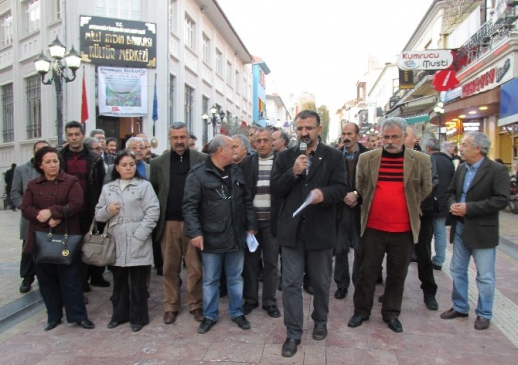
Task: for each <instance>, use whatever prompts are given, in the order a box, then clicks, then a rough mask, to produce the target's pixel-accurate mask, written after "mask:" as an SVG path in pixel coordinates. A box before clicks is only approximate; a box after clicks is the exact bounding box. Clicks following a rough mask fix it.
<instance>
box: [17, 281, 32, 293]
mask: <svg viewBox="0 0 518 365" xmlns="http://www.w3.org/2000/svg"><path fill="white" fill-rule="evenodd" d="M33 282H34V278H24V279H23V280H22V285H20V293H22V294H25V293H28V292H30V291H31V285H32V283H33Z"/></svg>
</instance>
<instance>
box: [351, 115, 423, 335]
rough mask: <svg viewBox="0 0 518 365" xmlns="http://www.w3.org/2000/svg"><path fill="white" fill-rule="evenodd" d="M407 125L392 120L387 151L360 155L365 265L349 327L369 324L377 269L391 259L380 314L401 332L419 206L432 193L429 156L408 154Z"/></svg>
mask: <svg viewBox="0 0 518 365" xmlns="http://www.w3.org/2000/svg"><path fill="white" fill-rule="evenodd" d="M406 127H407V124H406V121H405V119H403V118H388V119H386V120H385V121H384V122H383V124H382V126H381V132H382V143H383V148H382V149H378V150H374V151H369V152H365V153H363V154H362V155H360V158H359V160H358V166H357V168H356V190H357V191H358V194H359V196H361V197H362V199H363V204H362V212H361V247H362V250H363V251H362V256H363V262H362V266H361V268H360V273H359V275H358V281H357V283H356V287H355V290H354V315H353V316H352V318H351V319H350V320H349V323H348V326H349V327H358V326H361V324H362V323H363V321H366V320H368V319H369V317H370V315H371V310H372V304H373V297H374V289H375V287H376V279H377V278H378V275H379V268H380V266H381V264H382V261H383V258H384V256H385V253H386V254H387V279H386V285H385V294H384V301H383V306H382V308H381V314H382V316H383V320H384V321H385V322H386V323H388V327H389V328H390V329H391V330H392V331H394V332H403V326H402V325H401V322H400V321H399V319H398V317H399V314H400V312H401V302H402V300H403V289H404V285H405V279H406V275H407V272H408V265H409V263H410V259H411V256H412V250H413V249H414V244H415V243H416V242H417V240H418V237H419V229H420V224H421V222H420V219H419V215H420V205H421V202H422V201H423V200H424V199H425V198H426V197H427V196H428V195H429V194H430V193H431V191H432V176H431V171H432V168H431V161H430V156H428V155H426V154H424V153H420V152H416V151H413V150H410V149H406V148H405V146H404V139H405V137H406V133H405V131H406Z"/></svg>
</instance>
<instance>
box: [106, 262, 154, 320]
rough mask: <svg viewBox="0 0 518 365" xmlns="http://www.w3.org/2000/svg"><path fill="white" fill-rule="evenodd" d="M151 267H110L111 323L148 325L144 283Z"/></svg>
mask: <svg viewBox="0 0 518 365" xmlns="http://www.w3.org/2000/svg"><path fill="white" fill-rule="evenodd" d="M150 268H151V266H150V265H145V266H128V267H120V266H111V272H112V274H113V295H112V297H111V301H112V306H113V314H112V319H111V320H112V321H116V322H127V321H129V322H130V323H131V324H140V325H146V324H148V323H149V311H148V305H147V287H146V281H147V277H148V274H149V270H150Z"/></svg>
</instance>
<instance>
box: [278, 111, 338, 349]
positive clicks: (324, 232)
mask: <svg viewBox="0 0 518 365" xmlns="http://www.w3.org/2000/svg"><path fill="white" fill-rule="evenodd" d="M295 123H296V131H297V139H298V141H299V142H300V143H302V142H303V143H304V144H305V145H306V148H303V149H301V148H300V144H297V145H296V146H295V147H292V148H289V149H287V150H285V151H283V152H281V153H280V154H279V157H277V159H276V161H275V166H274V171H273V176H272V179H271V193H272V194H273V195H274V196H275V197H276V198H277V199H280V200H281V204H280V210H279V220H278V227H277V240H278V242H279V244H280V245H281V246H282V256H283V260H282V303H283V306H284V325H285V326H286V328H287V339H286V341H285V342H284V344H283V346H282V356H285V357H291V356H293V355H295V353H296V352H297V345H298V344H300V339H301V337H302V329H303V322H304V311H303V302H302V278H303V275H304V263H305V260H306V259H305V255H306V254H307V264H308V265H307V267H308V271H309V276H310V277H311V283H312V284H313V288H314V301H313V308H314V310H313V313H312V315H311V317H312V319H313V320H314V322H315V327H314V329H313V338H314V339H315V340H323V339H325V338H326V337H327V314H328V312H329V289H330V287H331V275H332V266H333V265H332V260H333V248H334V247H335V245H336V219H337V210H338V209H337V204H338V203H340V202H341V201H342V200H343V198H344V196H345V194H346V192H347V185H346V180H347V177H346V172H345V166H344V159H343V156H342V154H341V153H340V151H338V150H337V149H335V148H332V147H330V146H327V145H325V144H324V143H322V142H320V141H319V140H318V135H319V134H320V132H321V131H322V126H321V125H320V117H319V115H318V114H317V113H316V112H314V111H311V110H304V111H302V112H300V113H299V114H298V115H297V116H296V117H295ZM308 198H309V200H310V201H309V203H310V205H309V206H307V207H306V208H305V209H304V210H302V212H300V213H299V214H297V215H296V216H293V213H294V212H295V211H296V210H297V209H298V208H299V207H300V206H301V205H302V203H303V202H304V201H305V200H306V199H308Z"/></svg>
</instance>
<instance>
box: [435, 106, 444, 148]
mask: <svg viewBox="0 0 518 365" xmlns="http://www.w3.org/2000/svg"><path fill="white" fill-rule="evenodd" d="M433 111H434V112H435V114H437V120H438V121H439V138H438V141H439V148H440V146H441V128H442V120H441V116H442V113H444V103H443V102H442V101H438V102H437V104H435V107H434V108H433Z"/></svg>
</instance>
